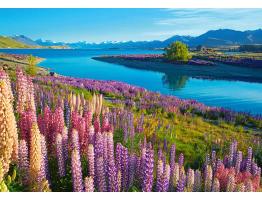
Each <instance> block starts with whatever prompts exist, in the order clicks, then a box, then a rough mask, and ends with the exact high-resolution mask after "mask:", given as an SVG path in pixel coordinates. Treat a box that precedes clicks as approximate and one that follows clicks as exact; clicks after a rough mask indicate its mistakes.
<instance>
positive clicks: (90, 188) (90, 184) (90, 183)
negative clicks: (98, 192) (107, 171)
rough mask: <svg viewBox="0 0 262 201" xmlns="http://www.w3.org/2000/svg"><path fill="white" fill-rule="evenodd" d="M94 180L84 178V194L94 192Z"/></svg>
mask: <svg viewBox="0 0 262 201" xmlns="http://www.w3.org/2000/svg"><path fill="white" fill-rule="evenodd" d="M94 190H95V189H94V179H93V177H86V178H85V192H94Z"/></svg>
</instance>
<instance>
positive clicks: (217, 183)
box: [212, 178, 220, 192]
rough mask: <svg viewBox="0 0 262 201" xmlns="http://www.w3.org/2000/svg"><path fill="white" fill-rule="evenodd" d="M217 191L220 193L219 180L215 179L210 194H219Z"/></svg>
mask: <svg viewBox="0 0 262 201" xmlns="http://www.w3.org/2000/svg"><path fill="white" fill-rule="evenodd" d="M219 191H220V184H219V180H218V179H217V178H215V179H214V182H213V185H212V192H219Z"/></svg>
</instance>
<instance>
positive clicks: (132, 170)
mask: <svg viewBox="0 0 262 201" xmlns="http://www.w3.org/2000/svg"><path fill="white" fill-rule="evenodd" d="M136 159H137V158H136V156H135V155H134V154H131V155H130V156H129V163H128V164H129V167H128V172H129V177H128V188H130V187H132V186H133V182H134V177H135V168H136Z"/></svg>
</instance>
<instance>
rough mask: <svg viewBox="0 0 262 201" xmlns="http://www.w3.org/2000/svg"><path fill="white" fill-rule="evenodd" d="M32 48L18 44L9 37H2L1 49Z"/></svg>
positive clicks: (0, 37) (0, 38) (0, 39)
mask: <svg viewBox="0 0 262 201" xmlns="http://www.w3.org/2000/svg"><path fill="white" fill-rule="evenodd" d="M30 47H32V46H29V45H26V44H24V43H21V42H18V41H16V40H14V39H11V38H9V37H5V36H0V48H30Z"/></svg>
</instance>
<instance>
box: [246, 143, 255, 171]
mask: <svg viewBox="0 0 262 201" xmlns="http://www.w3.org/2000/svg"><path fill="white" fill-rule="evenodd" d="M252 152H253V151H252V148H251V147H249V148H248V150H247V161H246V171H248V172H251V161H252Z"/></svg>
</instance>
